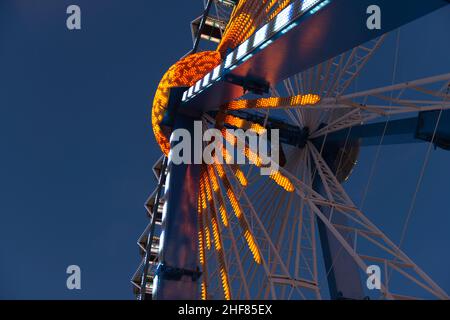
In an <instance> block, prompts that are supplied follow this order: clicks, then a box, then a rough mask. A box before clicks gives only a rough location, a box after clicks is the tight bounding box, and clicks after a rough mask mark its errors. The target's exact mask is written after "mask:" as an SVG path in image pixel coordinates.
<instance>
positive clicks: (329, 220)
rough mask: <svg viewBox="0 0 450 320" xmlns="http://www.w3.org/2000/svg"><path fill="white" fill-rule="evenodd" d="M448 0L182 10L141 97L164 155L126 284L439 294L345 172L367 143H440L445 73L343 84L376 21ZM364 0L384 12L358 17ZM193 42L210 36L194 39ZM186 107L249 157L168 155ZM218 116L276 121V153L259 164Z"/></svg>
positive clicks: (266, 295) (392, 22) (278, 293)
mask: <svg viewBox="0 0 450 320" xmlns="http://www.w3.org/2000/svg"><path fill="white" fill-rule="evenodd" d="M205 2H206V1H205ZM448 4H449V2H448V1H446V0H427V1H419V0H395V1H393V0H370V1H369V0H240V1H238V0H208V1H207V2H206V3H205V11H204V13H203V15H202V16H200V17H198V18H197V19H195V20H194V21H193V22H192V24H191V29H192V34H193V40H194V45H193V49H192V50H191V51H190V52H189V53H188V54H186V55H185V56H184V57H182V58H181V59H180V60H179V61H178V62H177V63H175V64H174V65H173V66H172V67H170V68H169V69H168V71H167V72H166V73H165V74H164V76H163V77H162V80H161V82H160V84H159V86H158V88H157V91H156V94H155V98H154V101H153V108H152V128H153V132H154V135H155V138H156V141H157V142H158V144H159V146H160V148H161V150H162V153H163V155H162V157H161V158H160V159H159V161H158V162H157V163H156V164H155V166H154V167H153V171H154V174H155V177H156V179H157V182H158V186H157V188H156V190H155V191H154V192H153V194H152V195H151V196H150V197H149V199H148V200H147V202H146V203H145V206H146V209H147V211H148V216H149V218H150V223H149V225H148V226H147V228H146V229H145V231H144V232H143V234H142V236H141V237H140V238H139V241H138V244H139V247H140V252H141V257H142V262H141V265H140V267H139V269H138V270H137V272H136V273H135V275H134V276H133V279H132V283H133V285H134V290H135V293H136V296H137V298H138V299H142V300H144V299H322V298H330V299H416V298H426V299H448V298H449V296H448V294H447V293H446V292H445V291H444V290H443V289H441V287H440V286H439V285H438V284H437V283H435V282H434V281H433V280H432V279H431V278H430V277H429V276H428V275H427V273H426V271H425V270H422V269H421V268H420V267H419V266H418V265H416V263H414V261H412V260H411V259H410V258H409V257H408V255H407V253H405V252H403V251H402V249H401V247H402V244H401V243H399V244H396V243H394V242H393V241H391V240H390V239H389V238H388V237H387V236H386V234H385V233H384V232H383V230H382V229H381V228H379V227H377V226H375V225H374V224H373V223H372V222H371V221H370V219H369V218H368V215H367V214H366V213H364V212H362V209H360V208H358V206H357V205H356V204H355V203H354V202H353V201H352V199H351V198H350V197H349V195H348V194H347V192H346V190H345V189H344V187H343V186H342V183H343V182H344V181H346V180H347V179H349V177H350V176H351V172H352V169H353V167H354V165H355V164H356V162H357V159H358V155H359V151H360V149H361V148H364V146H368V145H378V144H379V145H387V144H401V143H409V142H413V141H415V142H423V143H429V146H430V147H429V151H430V150H431V149H432V147H433V146H434V147H439V148H442V149H445V150H449V149H450V129H449V128H450V111H449V110H448V109H450V94H449V93H450V73H444V74H439V75H432V76H429V77H427V78H423V79H417V80H412V81H409V82H404V83H394V82H393V83H389V84H387V85H386V86H384V87H378V88H374V89H371V90H365V91H359V92H358V91H356V92H354V91H352V92H349V91H350V90H349V89H350V88H351V86H352V84H354V82H355V80H356V79H357V78H358V76H359V75H360V73H361V72H362V71H363V70H364V67H365V65H366V64H367V62H368V61H369V60H370V59H371V58H372V56H373V55H374V54H375V53H376V51H377V50H378V49H379V48H380V47H381V46H382V45H383V41H384V40H385V38H386V35H387V34H388V32H390V31H392V30H394V29H397V28H399V27H401V26H402V25H405V24H407V23H409V22H411V21H414V20H416V19H418V18H420V17H422V16H424V15H426V14H429V13H431V12H433V11H435V10H438V9H441V8H443V7H444V6H446V5H448ZM373 5H375V6H377V7H378V8H380V9H381V14H382V27H381V28H375V29H373V30H371V29H369V28H368V27H367V24H366V20H367V18H368V14H367V13H368V11H367V9H368V8H369V7H370V6H373ZM445 9H447V8H445ZM445 9H444V10H445ZM441 10H442V9H441ZM205 42H207V45H208V46H209V47H212V46H215V49H213V50H209V51H200V49H199V48H200V44H201V43H205ZM444 71H447V72H450V69H449V68H447V70H444ZM194 121H201V123H202V129H203V130H204V131H205V130H207V129H208V128H216V129H220V130H221V132H223V136H224V139H225V140H224V141H226V144H227V145H228V147H229V146H235V145H237V144H238V143H242V144H243V145H244V146H245V152H244V153H245V157H246V158H247V159H248V160H249V161H248V163H247V164H244V165H237V164H234V163H232V162H231V161H229V159H230V158H232V155H230V154H229V152H227V150H229V149H226V148H225V146H224V152H223V155H222V156H223V158H225V160H224V161H219V160H220V159H219V155H215V157H214V163H212V164H206V163H203V164H174V163H172V154H171V152H170V150H171V147H173V146H174V145H175V144H176V143H177V141H175V139H173V137H171V133H172V132H173V131H174V130H175V129H184V130H187V131H188V132H190V133H192V136H194V131H195V130H196V128H195V126H194ZM227 128H233V129H245V130H250V131H253V132H254V133H255V134H258V135H262V134H265V133H266V132H269V131H270V129H278V130H279V140H280V143H281V147H280V149H279V150H278V151H279V163H278V164H279V169H278V170H272V171H270V172H269V174H268V175H261V174H260V169H261V168H263V167H265V165H266V163H267V162H266V161H263V160H266V159H262V158H261V157H262V156H261V155H259V154H258V152H257V150H253V149H252V148H251V147H250V145H249V144H247V142H246V141H245V139H244V141H240V139H241V138H240V137H239V136H230V135H229V134H228V135H227V134H226V129H227ZM268 139H269V140H270V136H269V137H268ZM350 179H351V177H350ZM321 264H322V267H323V270H324V277H325V279H326V281H325V282H320V278H321V276H320V272H321V271H320V270H321V266H320V265H321ZM374 265H375V266H377V267H378V268H379V270H380V271H381V272H380V281H381V285H380V287H379V288H378V290H369V288H368V287H367V285H366V279H367V277H368V274H367V270H368V267H369V266H374ZM369 269H370V268H369Z"/></svg>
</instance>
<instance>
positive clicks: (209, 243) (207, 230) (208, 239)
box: [205, 226, 211, 250]
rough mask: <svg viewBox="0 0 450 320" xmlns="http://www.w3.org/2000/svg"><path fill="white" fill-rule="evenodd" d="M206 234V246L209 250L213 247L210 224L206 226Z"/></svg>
mask: <svg viewBox="0 0 450 320" xmlns="http://www.w3.org/2000/svg"><path fill="white" fill-rule="evenodd" d="M205 236H206V248H208V250H210V249H211V234H210V233H209V228H208V226H205Z"/></svg>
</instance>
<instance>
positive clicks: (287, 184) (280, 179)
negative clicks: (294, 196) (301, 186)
mask: <svg viewBox="0 0 450 320" xmlns="http://www.w3.org/2000/svg"><path fill="white" fill-rule="evenodd" d="M270 178H271V179H272V180H273V181H275V182H276V183H277V184H278V185H279V186H280V187H282V188H283V189H284V190H286V191H288V192H293V191H294V190H295V188H294V185H293V184H292V182H291V181H290V180H289V179H288V178H287V177H285V176H284V175H283V174H281V173H280V172H279V171H272V172H271V174H270Z"/></svg>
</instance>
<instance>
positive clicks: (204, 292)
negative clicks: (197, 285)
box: [202, 280, 207, 300]
mask: <svg viewBox="0 0 450 320" xmlns="http://www.w3.org/2000/svg"><path fill="white" fill-rule="evenodd" d="M206 297H207V293H206V283H205V280H203V281H202V300H206Z"/></svg>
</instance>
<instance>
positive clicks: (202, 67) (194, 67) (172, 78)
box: [152, 51, 221, 156]
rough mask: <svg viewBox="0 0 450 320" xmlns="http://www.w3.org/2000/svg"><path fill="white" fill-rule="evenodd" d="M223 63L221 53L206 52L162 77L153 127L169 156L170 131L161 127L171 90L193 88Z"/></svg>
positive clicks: (180, 63) (158, 89) (173, 67)
mask: <svg viewBox="0 0 450 320" xmlns="http://www.w3.org/2000/svg"><path fill="white" fill-rule="evenodd" d="M220 62H221V58H220V53H219V52H216V51H204V52H199V53H194V54H191V55H188V56H187V57H185V58H183V59H181V60H180V61H178V62H177V63H175V64H174V65H173V66H171V67H170V68H169V70H167V72H166V73H165V74H164V76H163V77H162V79H161V81H160V83H159V85H158V88H157V89H156V93H155V98H154V99H153V107H152V127H153V133H154V134H155V139H156V142H157V143H158V144H159V146H160V148H161V150H162V152H163V153H164V154H165V155H166V156H167V155H168V154H169V150H170V143H169V138H168V137H169V135H170V129H169V128H165V127H163V126H162V125H161V122H162V120H163V118H164V114H165V113H166V111H167V105H168V102H169V94H170V89H171V88H174V87H191V86H193V85H194V84H195V83H196V82H197V81H198V80H200V79H202V78H203V77H204V76H205V75H206V74H207V73H208V72H210V71H211V70H212V69H214V68H215V67H216V66H217V65H219V64H220Z"/></svg>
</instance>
